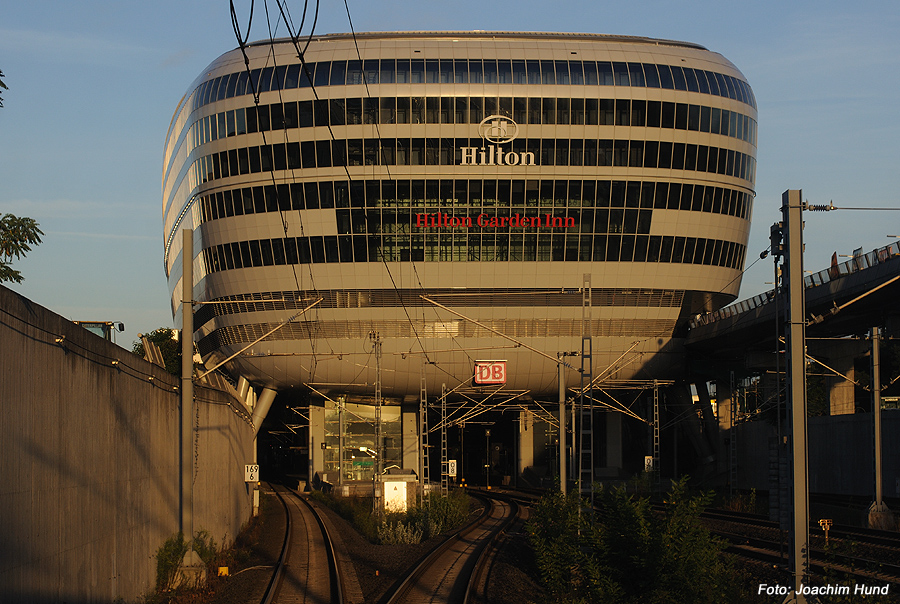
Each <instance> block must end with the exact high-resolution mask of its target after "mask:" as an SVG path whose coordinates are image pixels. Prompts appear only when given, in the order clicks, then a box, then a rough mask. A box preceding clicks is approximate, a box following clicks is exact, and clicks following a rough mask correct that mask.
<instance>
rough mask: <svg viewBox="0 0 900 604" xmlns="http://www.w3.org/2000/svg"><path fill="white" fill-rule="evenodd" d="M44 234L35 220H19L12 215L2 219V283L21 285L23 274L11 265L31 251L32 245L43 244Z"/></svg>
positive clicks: (0, 261) (0, 253)
mask: <svg viewBox="0 0 900 604" xmlns="http://www.w3.org/2000/svg"><path fill="white" fill-rule="evenodd" d="M43 234H44V232H43V231H41V229H39V228H38V223H37V222H35V221H34V219H33V218H25V217H22V218H19V217H17V216H13V215H12V214H4V215H3V217H0V283H3V282H4V281H15V282H16V283H21V282H22V279H23V278H24V277H22V273H20V272H19V271H17V270H15V269H14V268H12V267H11V266H10V265H9V264H10V262H11V261H12V260H13V259H18V258H21V257H22V256H24V255H25V254H26V252H30V251H31V246H32V245H37V244H39V243H40V242H41V235H43Z"/></svg>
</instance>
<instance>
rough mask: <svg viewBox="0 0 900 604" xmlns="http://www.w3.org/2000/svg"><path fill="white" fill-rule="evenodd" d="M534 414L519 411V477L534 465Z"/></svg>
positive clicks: (517, 468) (517, 469)
mask: <svg viewBox="0 0 900 604" xmlns="http://www.w3.org/2000/svg"><path fill="white" fill-rule="evenodd" d="M535 433H536V430H535V425H534V414H533V413H532V412H531V411H519V446H518V451H519V459H518V465H517V467H516V471H517V472H518V473H519V475H522V473H523V472H524V471H525V468H528V467H531V466H533V465H534V452H535Z"/></svg>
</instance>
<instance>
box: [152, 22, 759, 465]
mask: <svg viewBox="0 0 900 604" xmlns="http://www.w3.org/2000/svg"><path fill="white" fill-rule="evenodd" d="M355 44H359V48H358V49H357V48H356V47H355ZM246 52H247V56H248V59H249V64H247V65H245V63H244V59H243V56H242V54H241V52H240V51H232V52H230V53H226V54H225V55H223V56H222V57H221V58H220V59H219V60H217V61H216V62H214V63H213V64H212V65H211V66H210V67H209V68H208V69H207V70H206V71H205V73H204V75H203V76H202V77H200V78H198V80H197V81H196V82H195V83H194V84H192V85H191V87H190V89H189V91H188V94H187V95H186V96H185V98H184V99H183V100H182V102H181V103H180V104H179V106H178V109H177V111H176V113H175V116H174V117H173V121H172V124H171V127H170V131H169V136H168V139H167V143H166V155H165V159H164V162H165V165H164V174H163V197H164V199H163V212H164V225H165V226H164V228H165V234H166V249H165V264H166V270H167V274H168V276H169V280H170V287H171V288H172V291H173V292H175V291H177V288H178V287H179V278H180V264H179V261H178V259H177V256H178V254H179V251H180V243H179V238H178V237H176V236H175V234H176V233H177V230H178V228H179V227H180V226H182V225H185V226H191V227H193V228H194V229H195V230H196V234H195V240H196V243H195V252H196V254H197V258H196V259H195V267H196V269H195V275H196V279H197V282H196V284H195V285H196V288H197V295H198V299H200V300H205V299H213V300H217V301H222V300H231V299H244V300H263V299H264V296H266V295H268V294H266V292H282V295H283V297H284V299H285V300H288V301H289V300H294V301H296V300H297V299H299V298H302V297H303V296H305V295H307V294H304V293H303V292H309V291H314V292H317V293H316V294H315V295H314V297H318V296H319V295H322V296H324V297H326V298H328V296H329V295H331V294H334V292H338V291H340V292H342V293H341V295H340V297H341V299H343V298H345V297H346V298H347V299H357V298H359V299H362V298H366V297H368V296H371V295H373V294H372V292H386V291H392V290H396V289H397V288H398V287H399V288H401V289H403V288H406V289H403V291H407V289H409V288H410V287H412V289H409V292H411V293H409V296H412V297H413V298H414V299H415V301H416V302H415V304H413V303H410V304H407V303H406V302H401V301H399V298H398V301H396V302H395V301H392V300H393V299H390V300H389V299H388V298H385V299H384V300H383V302H384V303H383V304H379V305H375V306H366V305H361V306H360V307H359V309H357V310H358V311H359V312H358V313H357V310H354V309H355V308H356V307H352V306H341V305H335V306H333V307H332V306H326V305H325V304H323V305H322V306H320V307H317V308H316V310H315V311H314V312H315V315H316V317H315V319H310V320H309V321H307V319H306V318H304V319H303V321H302V324H301V322H300V321H298V322H297V323H296V324H293V323H292V324H290V325H287V326H284V327H283V328H281V329H280V331H279V332H278V335H277V336H272V337H271V338H269V339H267V340H266V341H265V344H266V347H265V349H264V350H265V351H264V352H260V351H256V352H255V353H254V354H253V355H252V357H251V356H247V357H246V358H239V359H237V360H236V361H235V363H236V365H237V366H239V367H241V368H242V370H244V371H246V372H247V373H248V375H252V376H253V377H254V379H256V381H257V382H274V383H277V385H279V386H286V387H293V386H296V385H298V384H301V383H304V382H309V381H315V382H317V383H318V382H325V383H348V384H349V383H351V382H352V383H353V384H354V385H348V386H346V387H345V390H347V391H350V390H354V389H356V390H359V391H362V390H365V388H364V387H363V386H360V385H359V384H371V383H372V379H373V376H372V375H369V373H370V372H371V368H370V367H368V366H366V367H365V368H361V367H362V366H361V365H359V364H358V363H356V362H350V361H349V359H351V358H353V357H352V355H354V354H360V353H359V350H360V345H359V342H358V341H357V340H358V339H359V338H361V337H364V336H365V335H366V333H368V331H369V330H380V331H381V333H383V334H390V335H385V338H386V339H385V345H386V346H394V347H395V350H394V355H393V356H386V360H385V363H386V367H388V370H387V372H386V373H385V375H386V376H387V377H386V378H385V379H386V380H387V384H386V386H385V388H386V391H387V390H392V391H393V394H394V396H397V397H407V396H413V395H415V396H417V393H418V387H419V383H418V379H419V378H418V374H419V369H418V367H416V368H414V369H411V368H409V367H408V366H407V365H408V364H409V361H404V360H403V359H406V356H403V355H405V354H408V352H409V350H411V349H413V348H422V349H425V348H427V347H428V345H427V342H428V341H429V339H433V338H437V337H438V335H440V337H441V338H442V339H443V338H444V335H445V331H446V329H445V328H444V321H445V320H446V317H443V318H441V319H437V318H435V319H434V321H432V320H431V318H429V319H425V318H424V316H419V315H416V316H415V317H413V316H412V314H411V313H409V312H407V311H408V310H409V309H410V308H413V307H415V308H427V309H429V311H434V309H432V308H431V307H430V306H427V305H426V306H421V305H422V304H424V302H422V301H421V300H420V299H419V298H420V295H419V293H420V292H433V291H437V290H444V289H446V290H447V291H453V292H471V291H474V290H476V289H478V290H479V291H487V290H492V288H495V290H492V291H497V292H507V294H508V295H507V294H503V295H499V294H498V295H497V296H496V297H491V298H490V300H488V298H484V299H483V300H482V298H481V297H479V298H467V299H468V300H470V301H471V300H475V299H479V300H482V303H480V304H476V305H472V306H470V307H469V311H467V312H468V316H470V317H473V318H474V319H475V320H479V321H484V322H485V324H491V325H494V326H496V329H498V330H500V331H502V332H503V333H510V334H513V333H514V334H517V335H516V337H521V338H525V340H526V341H529V342H532V341H533V340H532V339H531V338H543V339H544V340H542V342H543V343H541V344H537V347H541V348H542V347H546V346H551V347H553V350H569V349H574V348H571V346H573V345H574V346H575V347H576V348H577V344H578V343H579V342H580V340H579V339H578V337H579V333H580V331H579V330H580V329H581V327H580V326H581V323H580V320H581V319H580V317H581V314H580V307H576V306H571V305H569V306H567V305H562V306H560V305H559V303H558V301H557V300H556V298H555V297H554V296H558V295H563V294H564V293H565V292H569V291H575V292H577V291H579V289H580V288H581V287H582V285H583V281H582V278H583V277H584V275H585V274H589V275H591V278H592V279H593V287H595V288H597V289H598V290H602V291H604V292H607V293H608V295H609V299H610V300H619V301H621V300H629V301H630V302H627V303H624V304H622V303H620V302H616V303H613V302H610V301H606V302H599V303H598V304H597V305H596V312H597V313H598V317H600V318H597V319H596V320H595V325H593V326H592V328H591V329H592V333H594V334H595V335H596V336H597V337H609V338H611V339H610V340H609V341H606V342H604V343H602V344H601V343H598V344H597V345H596V346H597V349H598V350H603V353H602V354H603V355H608V358H606V357H603V358H601V357H600V356H598V358H597V362H598V363H601V364H604V363H606V364H612V363H615V362H616V361H617V359H618V358H620V357H622V355H623V353H624V349H620V347H621V346H622V342H625V341H626V340H627V346H626V347H632V348H629V350H633V352H634V354H639V355H643V356H642V357H641V358H642V359H645V360H642V361H640V362H634V363H632V364H631V365H628V366H627V367H623V368H621V369H620V370H618V371H621V372H622V375H623V376H625V377H627V376H628V375H639V374H641V371H643V369H642V367H643V366H644V364H645V363H653V362H660V363H661V362H662V361H658V360H657V361H654V360H653V359H662V358H667V357H666V355H665V354H663V353H662V352H661V349H662V347H665V346H666V345H667V344H666V343H667V342H668V341H669V340H670V339H672V338H673V337H675V336H674V334H675V333H676V332H677V329H676V327H677V326H678V325H679V322H682V323H683V322H684V321H685V320H686V317H689V316H691V315H692V314H695V313H696V312H701V311H704V310H710V309H712V308H715V307H717V306H719V305H721V304H723V303H727V302H728V301H730V300H732V299H733V298H734V297H735V296H736V293H737V290H738V288H739V285H740V273H741V270H742V268H743V266H744V263H745V260H746V252H747V249H746V246H747V240H748V237H749V227H750V219H751V216H752V213H753V204H754V196H755V193H754V183H755V178H756V147H757V139H758V123H757V108H756V100H755V98H754V96H753V92H752V91H751V89H750V86H749V85H748V84H747V82H746V81H745V79H744V78H743V76H742V75H741V74H740V72H739V71H738V70H737V69H736V68H735V67H734V66H733V65H732V64H731V63H729V62H728V61H727V60H726V59H724V58H723V57H721V55H718V54H716V53H711V52H709V51H707V50H706V49H704V48H702V47H700V46H697V45H692V44H688V43H678V42H670V41H661V40H651V39H645V38H630V37H618V38H614V37H604V36H593V35H587V34H585V35H581V34H514V33H507V34H501V35H496V36H495V35H487V34H479V33H472V32H470V33H461V34H460V35H458V36H457V35H455V34H454V35H446V34H445V35H441V34H434V35H432V34H428V33H408V34H402V33H401V34H363V35H360V36H357V38H356V39H353V38H351V37H350V36H344V35H334V36H322V37H317V38H316V39H314V40H312V41H311V42H310V45H309V48H308V49H307V51H306V53H305V60H306V63H305V64H304V65H301V64H299V63H297V60H296V54H295V50H294V49H293V45H292V44H291V43H290V42H289V41H286V40H280V41H275V42H267V43H258V44H253V45H250V46H249V47H248V48H247V49H246ZM357 53H359V54H357ZM360 57H361V58H360ZM489 118H490V119H489ZM507 126H509V128H510V130H509V132H513V133H514V134H512V135H510V136H508V137H506V138H504V137H503V136H495V134H496V133H495V131H494V130H491V129H492V128H497V129H500V130H502V129H503V128H506V127H507ZM486 128H487V129H486ZM486 132H491V133H492V134H490V136H487V135H486ZM497 132H499V130H497ZM491 137H494V138H491ZM504 158H505V159H504ZM511 158H513V159H511ZM419 263H422V264H419ZM299 265H302V266H303V267H304V268H303V270H302V271H298V270H291V269H290V268H289V267H296V266H299ZM270 267H271V268H270ZM278 267H285V268H282V269H279V268H278ZM650 290H659V291H668V292H679V294H678V299H677V303H673V304H672V305H671V306H664V307H654V308H653V309H652V310H649V309H648V307H647V306H646V305H643V306H642V305H641V304H638V303H637V301H635V299H634V292H642V291H644V292H645V291H650ZM536 291H541V292H554V293H553V294H552V295H551V298H553V299H552V300H551V299H549V298H548V300H547V301H546V303H542V304H528V303H526V302H525V300H528V299H531V298H530V296H533V295H535V294H534V292H536ZM510 292H511V293H510ZM335 295H337V294H335ZM405 295H406V294H404V296H405ZM454 295H455V294H454ZM459 295H463V294H459ZM485 295H486V294H485ZM544 295H545V294H541V296H544ZM546 295H550V294H546ZM307 297H308V296H307ZM401 298H402V299H403V300H407V298H406V297H402V296H401ZM304 299H305V298H304ZM541 299H542V300H543V298H541ZM455 300H458V299H457V298H448V300H445V302H446V303H447V304H448V305H449V306H451V307H452V306H454V301H455ZM579 300H580V298H579ZM604 300H606V299H605V298H604ZM607 302H608V303H607ZM457 303H459V304H462V302H457ZM178 305H179V302H178V300H177V297H176V296H174V294H173V309H177V307H178ZM417 305H419V306H417ZM613 306H614V307H615V311H614V312H607V310H608V309H609V308H612V307H613ZM229 308H231V307H230V306H229ZM276 310H277V305H274V306H273V305H272V304H271V303H269V302H266V304H264V305H262V306H257V305H255V304H253V305H251V304H246V305H238V306H235V307H234V308H233V309H232V310H230V311H229V312H227V313H223V314H214V313H212V311H208V313H207V314H208V315H209V316H208V317H207V318H206V319H205V320H204V321H203V322H201V323H200V324H199V325H200V327H198V330H200V331H201V333H202V340H203V341H204V342H205V345H204V348H203V350H204V354H206V355H212V356H214V357H216V356H217V355H218V357H222V358H224V357H225V356H227V354H226V353H230V352H234V350H236V349H235V348H233V347H235V346H238V345H240V344H245V343H248V342H252V341H253V340H254V339H255V338H256V337H259V335H262V334H265V333H266V332H267V331H268V330H269V329H271V327H274V326H275V325H277V323H278V322H279V321H282V320H284V317H281V316H280V315H279V316H275V315H273V314H272V313H274V312H275V311H276ZM311 314H312V313H311ZM426 314H427V313H426ZM357 315H358V316H357ZM498 315H500V316H498ZM204 316H206V315H204ZM435 321H436V322H435ZM491 321H494V322H493V323H491ZM270 326H271V327H270ZM454 329H457V331H454V332H453V334H454V335H453V344H452V345H453V346H454V347H458V348H460V349H464V348H466V347H471V348H472V349H474V350H491V346H493V345H497V343H498V342H499V341H502V340H499V339H498V338H497V337H496V334H493V335H492V334H491V333H489V332H487V331H485V330H481V331H478V330H475V331H472V330H467V328H462V327H458V328H454ZM436 334H438V335H436ZM572 337H574V338H575V340H573V341H570V340H568V339H566V338H572ZM612 338H621V340H614V339H612ZM400 340H402V341H400ZM635 342H638V343H637V344H635ZM438 348H439V349H440V350H444V349H446V348H447V343H446V342H443V341H442V342H441V344H440V346H438ZM325 349H327V350H328V351H329V354H332V355H333V356H332V357H329V358H331V359H332V360H331V361H329V362H327V363H326V362H317V361H316V359H317V358H318V355H320V354H321V351H322V350H325ZM447 354H448V355H450V354H455V353H449V352H448V353H447ZM479 354H481V353H479ZM484 354H488V353H484ZM496 354H497V355H499V356H497V357H496V358H509V362H510V366H511V367H518V370H517V371H516V372H515V373H514V375H516V376H517V377H516V379H517V380H519V382H517V384H518V387H521V388H523V389H534V392H536V393H540V392H543V391H544V390H548V389H550V390H552V388H551V387H550V386H548V384H553V383H555V379H556V377H555V376H556V373H555V371H556V370H555V367H549V368H546V367H543V366H538V365H537V364H536V363H535V362H534V361H533V360H532V359H530V357H528V358H526V357H527V354H528V353H526V352H523V351H517V352H510V351H504V352H497V353H496ZM267 355H271V358H269V357H268V356H267ZM278 355H284V356H289V355H309V357H310V358H311V359H313V361H312V362H310V363H306V362H305V360H304V362H303V363H299V364H298V366H297V367H294V366H292V365H290V364H287V363H284V362H279V361H278V360H277V359H278V358H279V357H278ZM517 355H518V356H517ZM523 355H525V356H523ZM439 356H440V355H439ZM282 358H283V357H282ZM302 358H304V359H305V358H306V357H305V356H303V357H302ZM448 358H449V357H448ZM454 358H455V357H454ZM517 358H518V359H519V360H518V361H517V360H516V359H517ZM470 360H471V358H469V357H468V356H465V357H463V358H455V360H454V361H453V363H452V364H451V365H440V362H445V361H440V362H437V361H436V362H435V363H434V364H433V366H432V367H430V368H429V369H428V370H429V371H434V372H436V373H435V376H434V379H442V380H443V379H446V378H448V377H449V376H451V375H452V376H454V377H453V379H456V380H458V381H463V380H465V379H466V374H467V373H468V372H469V371H470V367H469V365H470ZM446 362H449V361H446ZM279 363H280V364H279ZM517 363H518V365H517ZM439 365H440V366H439ZM304 371H305V372H307V374H304V375H305V377H304V378H301V377H300V374H301V373H303V372H304ZM360 372H363V373H364V374H365V375H364V376H363V377H360ZM313 374H315V375H314V376H313ZM313 377H314V378H315V379H313ZM620 377H621V376H620ZM652 377H656V376H652ZM453 379H451V380H450V381H451V382H452V381H453ZM358 411H359V414H360V416H361V417H362V416H365V413H368V412H369V411H365V410H363V409H360V410H358ZM329 414H332V415H334V414H333V410H332V411H329ZM332 415H329V419H328V421H329V422H332V423H333V421H334V418H333V417H332ZM329 426H331V424H329ZM360 429H362V428H360ZM329 430H331V428H329ZM336 433H337V432H336V431H332V432H329V434H330V436H328V438H332V437H334V435H335V434H336ZM360 442H362V441H360ZM332 444H333V443H332V442H331V441H330V440H329V441H328V445H327V446H328V450H329V451H331V448H332ZM359 446H370V445H369V444H364V445H359ZM327 455H332V454H331V453H327ZM335 455H336V453H335ZM327 459H328V461H327V463H330V464H336V463H337V457H334V456H332V457H328V458H327ZM364 462H365V460H359V464H364ZM329 467H330V466H329ZM360 467H364V466H363V465H360ZM334 469H335V470H336V467H335V468H334Z"/></svg>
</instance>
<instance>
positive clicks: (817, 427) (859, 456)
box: [736, 409, 900, 497]
mask: <svg viewBox="0 0 900 604" xmlns="http://www.w3.org/2000/svg"><path fill="white" fill-rule="evenodd" d="M881 425H882V443H883V446H882V464H883V472H882V481H883V488H884V495H885V496H886V497H897V496H900V410H896V409H888V410H884V411H883V412H882V423H881ZM808 427H809V433H808V440H809V490H810V491H811V492H813V493H835V494H840V495H860V496H874V494H875V486H874V485H875V466H874V463H875V462H874V457H873V451H874V441H873V428H872V414H871V413H856V414H853V415H837V416H830V417H811V418H809V424H808ZM736 430H737V438H738V440H737V444H738V486H739V487H740V488H744V489H750V488H756V489H768V488H769V486H768V472H769V469H768V468H769V444H768V439H769V438H770V437H774V436H775V428H774V426H770V425H768V424H766V423H764V422H752V423H748V424H742V425H740V426H738V427H737V428H736Z"/></svg>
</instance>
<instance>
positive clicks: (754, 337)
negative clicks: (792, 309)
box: [685, 243, 900, 369]
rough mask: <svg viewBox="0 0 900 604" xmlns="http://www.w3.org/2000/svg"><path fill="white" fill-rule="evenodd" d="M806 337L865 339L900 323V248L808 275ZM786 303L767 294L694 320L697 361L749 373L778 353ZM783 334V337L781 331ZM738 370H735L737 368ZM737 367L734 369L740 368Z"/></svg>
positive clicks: (691, 338)
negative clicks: (874, 330)
mask: <svg viewBox="0 0 900 604" xmlns="http://www.w3.org/2000/svg"><path fill="white" fill-rule="evenodd" d="M805 282H806V287H805V293H806V312H807V328H806V335H807V338H809V339H815V338H841V337H848V336H855V335H863V334H865V333H866V332H867V331H868V330H869V329H870V328H872V327H873V326H887V327H888V329H890V327H891V325H892V324H893V325H897V326H898V327H900V324H898V323H897V319H898V318H900V306H898V304H897V300H898V299H900V244H898V243H894V244H892V245H889V246H887V247H883V248H878V249H876V250H873V251H871V252H869V253H868V254H863V255H860V256H856V257H854V258H853V259H851V260H850V261H848V262H844V263H842V264H833V265H832V266H831V267H829V268H828V269H825V270H822V271H819V272H818V273H815V274H812V275H809V276H807V277H806V279H805ZM785 305H786V301H785V300H784V299H782V298H781V297H777V298H776V296H775V292H774V291H768V292H765V293H763V294H760V295H758V296H755V297H753V298H750V299H748V300H743V301H741V302H736V303H735V304H732V305H731V306H727V307H725V308H723V309H721V310H718V311H715V312H711V313H706V314H703V315H697V316H696V317H694V318H693V319H692V320H691V323H690V330H689V332H688V336H687V339H686V340H685V347H686V349H687V350H688V352H689V353H690V354H691V355H692V356H693V358H694V359H695V360H701V361H702V360H703V359H707V360H710V361H712V360H713V359H714V360H715V362H716V364H723V363H729V364H735V363H741V364H743V367H745V368H747V369H750V368H751V367H752V366H754V365H755V364H757V363H758V362H759V359H760V356H759V355H760V354H761V355H764V356H763V357H762V358H765V356H766V355H767V356H769V357H771V354H772V352H773V351H774V350H775V348H776V347H775V338H776V317H777V316H780V317H782V319H781V321H783V320H784V319H783V317H784V316H785V314H784V310H785ZM778 327H779V329H778V333H780V334H782V335H783V333H784V327H783V325H780V324H779V325H778ZM733 366H735V365H733ZM739 366H740V365H736V366H735V367H739Z"/></svg>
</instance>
